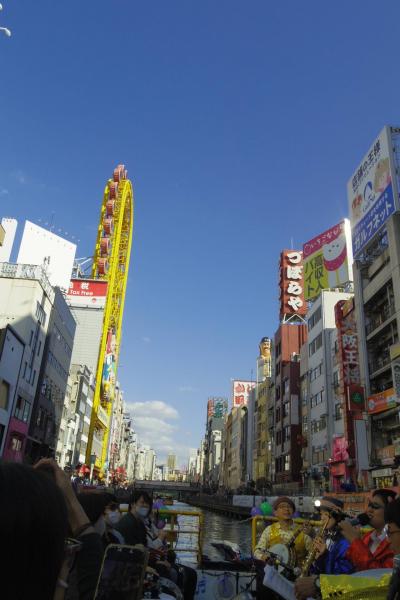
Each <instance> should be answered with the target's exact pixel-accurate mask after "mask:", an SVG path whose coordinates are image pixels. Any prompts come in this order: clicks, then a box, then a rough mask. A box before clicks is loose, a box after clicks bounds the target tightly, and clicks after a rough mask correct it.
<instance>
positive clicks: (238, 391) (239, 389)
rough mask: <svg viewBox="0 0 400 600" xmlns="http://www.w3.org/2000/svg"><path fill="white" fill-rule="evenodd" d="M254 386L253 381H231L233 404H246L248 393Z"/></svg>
mask: <svg viewBox="0 0 400 600" xmlns="http://www.w3.org/2000/svg"><path fill="white" fill-rule="evenodd" d="M255 386H256V384H255V383H254V381H236V380H235V381H233V398H232V404H233V406H247V403H248V400H249V395H250V394H251V391H252V390H254V388H255Z"/></svg>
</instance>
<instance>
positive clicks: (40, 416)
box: [36, 406, 44, 429]
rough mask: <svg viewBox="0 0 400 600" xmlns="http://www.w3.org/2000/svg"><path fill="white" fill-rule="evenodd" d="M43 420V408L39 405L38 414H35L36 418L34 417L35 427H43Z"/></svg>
mask: <svg viewBox="0 0 400 600" xmlns="http://www.w3.org/2000/svg"><path fill="white" fill-rule="evenodd" d="M43 422H44V410H43V408H42V407H41V406H40V407H39V411H38V415H37V419H36V427H39V429H42V428H43Z"/></svg>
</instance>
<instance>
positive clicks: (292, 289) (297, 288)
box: [287, 281, 303, 296]
mask: <svg viewBox="0 0 400 600" xmlns="http://www.w3.org/2000/svg"><path fill="white" fill-rule="evenodd" d="M287 292H288V294H295V295H296V296H299V295H300V294H301V293H302V292H303V288H302V287H301V285H299V284H298V283H296V282H295V281H289V285H288V287H287Z"/></svg>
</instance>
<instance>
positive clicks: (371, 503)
mask: <svg viewBox="0 0 400 600" xmlns="http://www.w3.org/2000/svg"><path fill="white" fill-rule="evenodd" d="M368 508H373V509H374V510H379V509H380V508H385V507H384V506H382V504H378V503H377V502H368Z"/></svg>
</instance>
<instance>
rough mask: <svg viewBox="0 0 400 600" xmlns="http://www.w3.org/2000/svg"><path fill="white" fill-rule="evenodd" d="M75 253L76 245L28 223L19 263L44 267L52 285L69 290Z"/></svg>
mask: <svg viewBox="0 0 400 600" xmlns="http://www.w3.org/2000/svg"><path fill="white" fill-rule="evenodd" d="M75 252H76V244H73V243H72V242H69V241H68V240H65V239H64V238H62V237H60V236H59V235H56V234H55V233H53V232H51V231H48V230H47V229H44V228H43V227H39V225H35V223H31V222H30V221H26V222H25V227H24V232H23V234H22V240H21V244H20V247H19V252H18V258H17V263H19V264H25V265H41V266H43V268H44V269H45V271H46V275H47V278H48V280H49V281H50V283H51V285H52V286H53V287H55V286H58V287H60V288H62V289H64V290H67V289H68V285H69V281H70V279H71V273H72V267H73V265H74V260H75Z"/></svg>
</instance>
